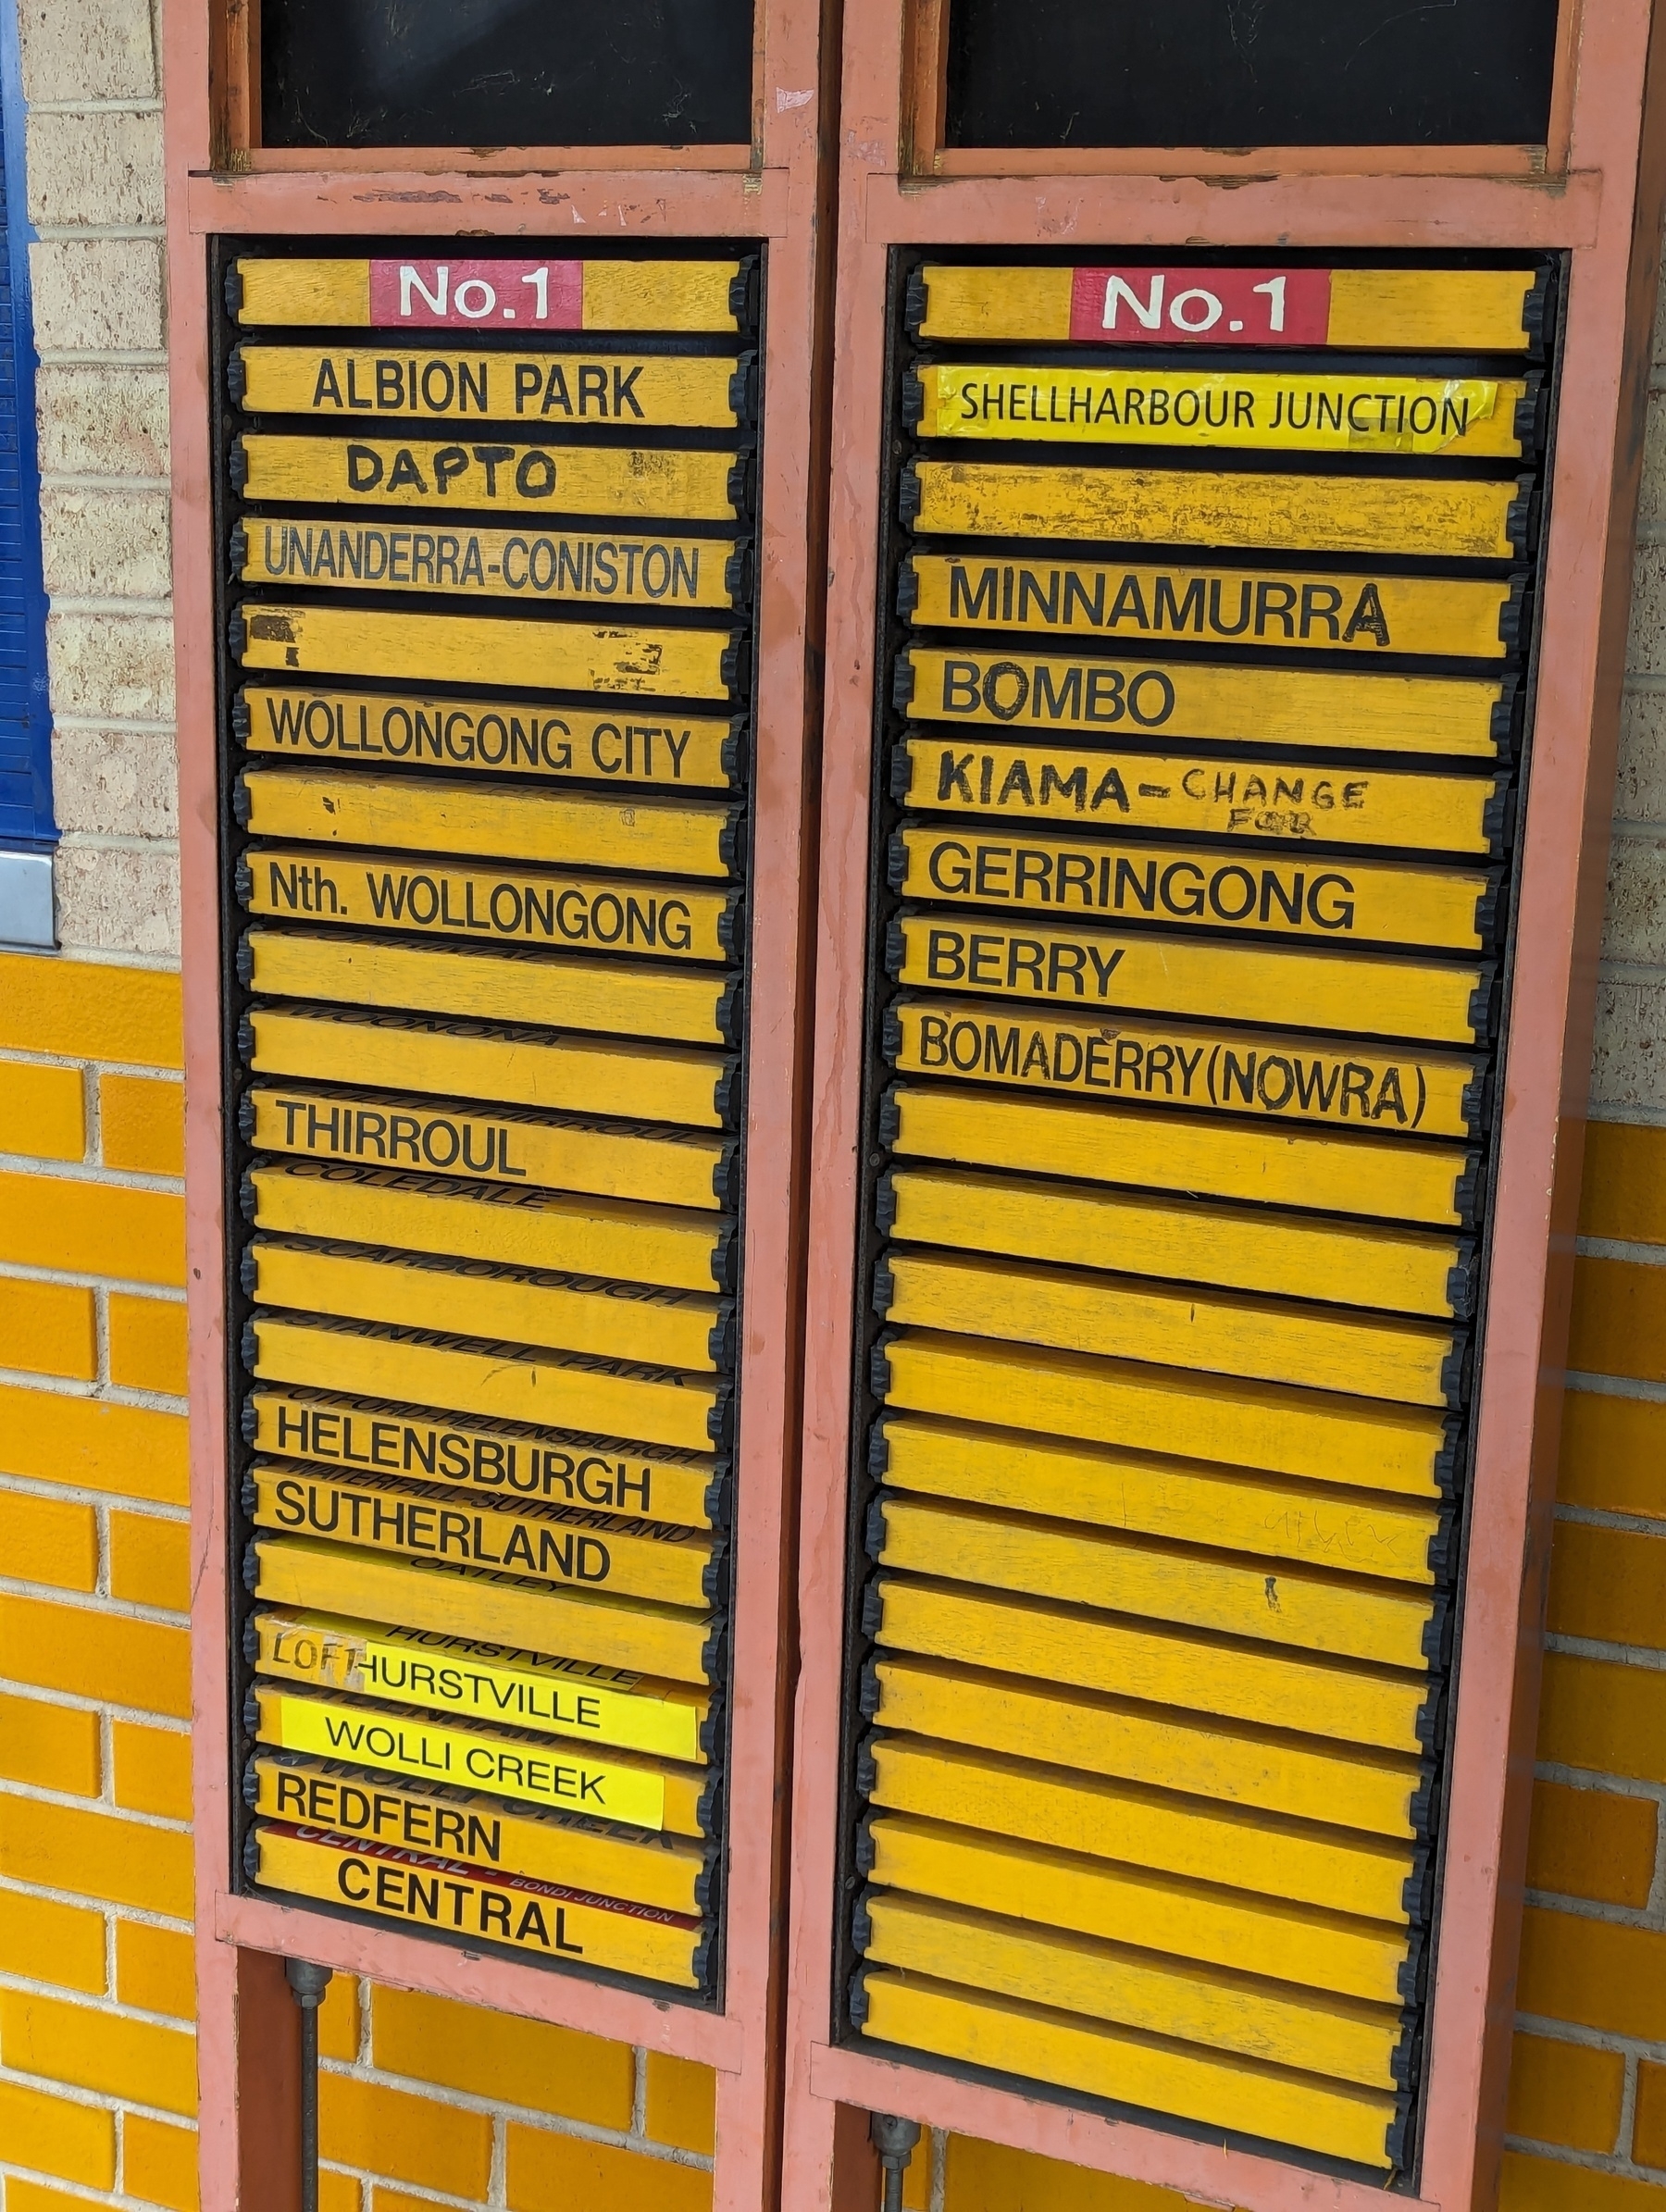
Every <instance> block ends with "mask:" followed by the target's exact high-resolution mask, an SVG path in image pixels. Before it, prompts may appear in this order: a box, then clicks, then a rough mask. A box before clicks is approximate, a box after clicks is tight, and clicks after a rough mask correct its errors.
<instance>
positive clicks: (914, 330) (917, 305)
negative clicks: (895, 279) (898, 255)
mask: <svg viewBox="0 0 1666 2212" xmlns="http://www.w3.org/2000/svg"><path fill="white" fill-rule="evenodd" d="M926 312H927V310H926V272H925V270H924V269H923V268H914V269H910V270H909V272H908V286H907V289H906V291H905V292H903V295H902V328H903V329H905V330H906V331H907V332H908V335H909V336H910V337H911V338H918V336H919V335H920V325H921V324H922V323H923V322H924V321H925V320H926Z"/></svg>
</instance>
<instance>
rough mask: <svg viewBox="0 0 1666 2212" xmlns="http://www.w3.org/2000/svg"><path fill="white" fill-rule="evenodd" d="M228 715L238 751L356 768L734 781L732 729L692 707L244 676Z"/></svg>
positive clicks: (661, 782) (652, 782) (662, 782)
mask: <svg viewBox="0 0 1666 2212" xmlns="http://www.w3.org/2000/svg"><path fill="white" fill-rule="evenodd" d="M233 719H234V723H235V725H236V727H237V733H238V735H239V737H240V738H241V740H242V744H243V746H244V747H245V748H246V750H247V751H249V752H254V753H275V754H278V755H279V756H280V757H281V756H288V755H292V756H293V757H294V758H296V759H305V760H313V761H317V762H333V761H345V762H348V763H350V764H353V765H354V766H360V767H362V766H363V765H365V764H366V763H370V764H376V765H385V764H387V763H388V762H390V761H397V762H399V763H401V764H404V765H406V766H416V767H434V768H443V769H445V770H446V771H448V772H451V773H454V772H457V771H463V772H466V773H469V774H483V775H488V776H551V777H591V778H594V779H595V780H596V781H598V782H600V781H602V780H603V779H606V778H613V779H615V780H616V781H617V782H618V783H619V784H620V786H621V787H624V786H628V785H629V786H634V785H649V786H653V787H658V788H662V789H678V788H681V789H688V790H713V791H723V790H730V789H734V788H735V786H736V783H737V780H738V760H739V756H738V751H737V740H736V737H735V733H734V729H733V727H732V726H731V725H730V724H729V723H727V722H715V721H712V720H710V719H702V718H701V717H700V716H698V715H682V714H675V715H667V716H665V718H664V719H659V720H652V721H651V720H646V719H641V718H639V716H637V715H632V714H630V713H628V712H626V713H620V712H619V711H617V710H616V709H599V708H596V707H584V706H565V707H553V706H550V705H548V704H546V703H545V702H542V701H535V700H525V699H519V700H502V701H500V700H487V699H437V698H434V697H431V696H429V695H428V694H426V693H424V692H421V691H369V692H367V691H341V690H333V689H332V688H331V687H330V686H329V685H327V684H325V685H317V686H310V687H307V688H305V689H302V688H300V687H297V686H292V685H282V684H248V685H245V686H244V688H243V690H242V691H241V692H240V693H239V695H238V700H237V703H236V706H235V708H234V711H233Z"/></svg>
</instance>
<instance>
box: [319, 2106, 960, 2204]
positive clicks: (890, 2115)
mask: <svg viewBox="0 0 1666 2212" xmlns="http://www.w3.org/2000/svg"><path fill="white" fill-rule="evenodd" d="M868 2138H869V2141H870V2142H871V2143H872V2144H873V2146H874V2148H875V2149H876V2150H877V2152H878V2154H879V2164H880V2167H881V2169H883V2171H884V2174H885V2195H884V2199H883V2212H902V2177H903V2175H904V2174H905V2173H906V2172H907V2171H908V2166H909V2161H910V2160H911V2159H912V2158H913V2156H914V2145H915V2144H917V2143H918V2142H919V2140H920V2123H919V2121H918V2120H914V2119H899V2118H898V2116H897V2114H896V2113H894V2112H872V2113H870V2114H869V2115H868ZM309 2212H310V2207H309Z"/></svg>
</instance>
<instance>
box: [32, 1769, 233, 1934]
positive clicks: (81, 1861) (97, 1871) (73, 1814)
mask: <svg viewBox="0 0 1666 2212" xmlns="http://www.w3.org/2000/svg"><path fill="white" fill-rule="evenodd" d="M0 1874H3V1875H4V1876H5V1877H6V1880H7V1881H8V1882H32V1883H37V1884H38V1885H39V1886H40V1887H41V1888H42V1889H60V1890H68V1891H69V1892H70V1894H71V1895H74V1896H78V1897H96V1898H97V1899H99V1900H100V1902H102V1903H106V1904H110V1905H131V1906H133V1907H135V1908H137V1909H138V1910H139V1911H140V1912H158V1913H161V1914H163V1915H165V1916H166V1918H168V1920H189V1919H190V1918H191V1838H190V1837H189V1836H188V1835H182V1834H180V1833H178V1832H176V1831H175V1830H173V1829H169V1828H153V1827H151V1826H149V1825H148V1824H146V1823H144V1822H143V1821H124V1820H120V1819H118V1817H117V1816H116V1815H114V1814H112V1813H104V1812H83V1811H82V1810H81V1808H80V1807H78V1806H69V1805H46V1804H43V1803H41V1802H40V1801H39V1800H38V1799H35V1798H32V1797H9V1798H7V1799H6V1818H5V1819H4V1820H3V1821H0Z"/></svg>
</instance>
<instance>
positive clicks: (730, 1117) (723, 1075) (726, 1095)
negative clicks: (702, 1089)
mask: <svg viewBox="0 0 1666 2212" xmlns="http://www.w3.org/2000/svg"><path fill="white" fill-rule="evenodd" d="M742 1088H743V1086H742V1084H741V1080H740V1062H739V1061H738V1060H726V1061H725V1062H724V1063H723V1066H722V1068H721V1069H720V1070H719V1072H718V1075H717V1080H716V1082H715V1084H714V1085H713V1086H712V1112H714V1113H715V1115H716V1116H717V1125H718V1127H719V1128H720V1129H737V1128H739V1127H740V1098H741V1092H742Z"/></svg>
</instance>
